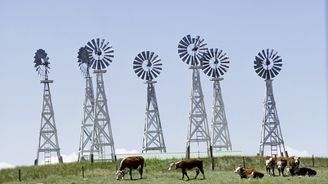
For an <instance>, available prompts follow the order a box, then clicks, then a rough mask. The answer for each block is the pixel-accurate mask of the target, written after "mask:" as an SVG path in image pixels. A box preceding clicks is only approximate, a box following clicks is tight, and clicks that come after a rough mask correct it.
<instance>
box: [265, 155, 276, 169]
mask: <svg viewBox="0 0 328 184" xmlns="http://www.w3.org/2000/svg"><path fill="white" fill-rule="evenodd" d="M273 164H274V160H273V158H272V157H270V158H269V159H268V160H266V161H265V165H266V166H267V167H269V166H272V165H273Z"/></svg>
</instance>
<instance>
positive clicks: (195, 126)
mask: <svg viewBox="0 0 328 184" xmlns="http://www.w3.org/2000/svg"><path fill="white" fill-rule="evenodd" d="M191 69H192V70H193V72H192V91H191V98H190V101H191V102H190V113H189V125H188V134H187V142H186V144H187V145H186V147H187V151H188V150H189V153H186V155H187V156H188V154H189V156H190V143H198V144H199V143H201V142H203V143H206V146H207V149H206V151H207V155H208V156H210V146H211V139H210V134H209V129H208V121H207V114H206V109H205V103H204V96H203V91H202V87H201V82H200V76H199V69H201V67H199V66H196V67H195V66H193V67H191ZM198 151H199V150H198Z"/></svg>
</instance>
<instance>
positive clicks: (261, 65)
mask: <svg viewBox="0 0 328 184" xmlns="http://www.w3.org/2000/svg"><path fill="white" fill-rule="evenodd" d="M281 67H282V59H281V57H280V56H279V55H278V53H277V52H275V51H274V50H273V49H266V50H262V51H261V52H259V53H258V55H257V56H255V61H254V69H255V72H256V73H257V74H258V75H259V76H260V77H262V78H263V79H265V84H266V95H265V100H264V117H263V121H262V130H261V141H260V149H259V154H260V155H261V156H263V155H264V147H265V146H269V147H270V152H271V156H277V155H278V153H280V154H281V156H283V153H285V156H287V157H288V153H287V151H286V150H285V145H284V140H283V137H282V132H281V128H280V122H279V118H278V113H277V109H276V102H275V100H274V97H273V89H272V81H273V78H274V77H275V76H277V75H278V74H279V72H280V70H281ZM278 149H279V150H278ZM278 151H280V152H278Z"/></svg>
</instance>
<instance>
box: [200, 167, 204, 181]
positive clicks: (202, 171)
mask: <svg viewBox="0 0 328 184" xmlns="http://www.w3.org/2000/svg"><path fill="white" fill-rule="evenodd" d="M199 170H200V172H201V173H202V175H203V179H205V173H204V169H203V167H200V168H199Z"/></svg>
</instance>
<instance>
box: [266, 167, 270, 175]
mask: <svg viewBox="0 0 328 184" xmlns="http://www.w3.org/2000/svg"><path fill="white" fill-rule="evenodd" d="M266 172H267V174H268V175H269V176H270V175H271V172H270V168H269V167H266Z"/></svg>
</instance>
